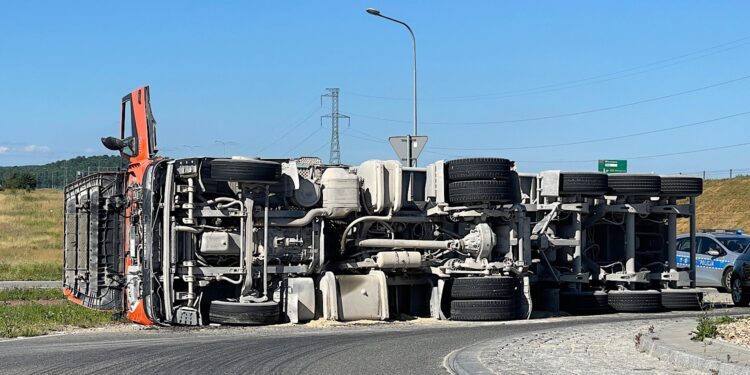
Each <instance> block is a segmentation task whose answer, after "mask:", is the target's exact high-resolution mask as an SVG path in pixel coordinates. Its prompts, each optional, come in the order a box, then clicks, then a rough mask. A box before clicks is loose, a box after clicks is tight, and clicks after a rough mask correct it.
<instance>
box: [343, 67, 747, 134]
mask: <svg viewBox="0 0 750 375" xmlns="http://www.w3.org/2000/svg"><path fill="white" fill-rule="evenodd" d="M748 78H750V75H746V76H742V77H738V78H734V79H730V80H728V81H723V82H718V83H714V84H711V85H707V86H702V87H698V88H694V89H690V90H685V91H680V92H676V93H672V94H668V95H662V96H657V97H653V98H648V99H641V100H637V101H634V102H629V103H624V104H617V105H612V106H607V107H599V108H593V109H587V110H583V111H577V112H568V113H560V114H556V115H549V116H537V117H527V118H519V119H510V120H498V121H475V122H435V121H432V122H431V121H422V124H429V125H501V124H512V123H519V122H529V121H539V120H550V119H556V118H563V117H572V116H580V115H585V114H590V113H596V112H604V111H610V110H613V109H620V108H625V107H630V106H634V105H638V104H644V103H650V102H655V101H659V100H664V99H669V98H674V97H676V96H681V95H687V94H692V93H694V92H698V91H703V90H708V89H712V88H715V87H719V86H724V85H728V84H731V83H734V82H738V81H742V80H745V79H748ZM349 114H350V115H353V116H358V117H362V118H369V119H372V120H379V121H387V122H396V123H410V121H406V120H395V119H388V118H382V117H377V116H369V115H363V114H358V113H349Z"/></svg>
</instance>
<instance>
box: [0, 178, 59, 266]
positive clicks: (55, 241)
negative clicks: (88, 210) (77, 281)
mask: <svg viewBox="0 0 750 375" xmlns="http://www.w3.org/2000/svg"><path fill="white" fill-rule="evenodd" d="M62 247H63V194H62V192H61V191H59V190H51V189H42V190H37V191H32V192H26V191H7V190H6V191H3V192H0V280H58V279H60V277H61V275H62V258H63V252H62Z"/></svg>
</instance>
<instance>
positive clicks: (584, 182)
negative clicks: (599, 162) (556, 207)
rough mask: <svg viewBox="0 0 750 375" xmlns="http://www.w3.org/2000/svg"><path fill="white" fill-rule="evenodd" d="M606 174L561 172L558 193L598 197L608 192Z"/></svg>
mask: <svg viewBox="0 0 750 375" xmlns="http://www.w3.org/2000/svg"><path fill="white" fill-rule="evenodd" d="M607 181H608V180H607V174H606V173H599V172H561V173H560V193H561V194H565V195H574V194H575V195H577V194H580V195H584V196H600V195H604V194H606V193H607V192H608V191H609V185H608V184H607Z"/></svg>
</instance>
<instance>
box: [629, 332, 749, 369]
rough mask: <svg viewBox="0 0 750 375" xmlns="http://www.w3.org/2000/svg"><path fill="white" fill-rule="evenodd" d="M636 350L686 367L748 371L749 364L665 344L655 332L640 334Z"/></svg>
mask: <svg viewBox="0 0 750 375" xmlns="http://www.w3.org/2000/svg"><path fill="white" fill-rule="evenodd" d="M638 350H639V351H640V352H642V353H646V354H648V355H650V356H652V357H654V358H656V359H658V360H660V361H665V362H667V363H670V364H672V365H675V366H679V367H683V368H686V369H693V370H698V371H704V372H708V373H717V374H727V375H734V374H738V375H740V374H747V373H749V372H750V366H745V365H740V364H736V363H729V362H722V361H719V360H716V359H713V358H709V357H705V356H701V355H697V354H691V353H687V352H685V351H684V350H683V349H680V348H678V347H676V346H672V345H669V344H665V343H664V342H662V341H660V340H659V337H658V335H655V334H645V335H643V336H641V338H640V341H639V342H638Z"/></svg>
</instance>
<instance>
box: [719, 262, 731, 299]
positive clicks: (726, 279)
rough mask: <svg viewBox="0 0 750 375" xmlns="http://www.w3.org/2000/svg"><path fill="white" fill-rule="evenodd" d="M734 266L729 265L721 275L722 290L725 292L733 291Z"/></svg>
mask: <svg viewBox="0 0 750 375" xmlns="http://www.w3.org/2000/svg"><path fill="white" fill-rule="evenodd" d="M733 270H734V267H732V266H729V267H727V269H726V270H724V273H723V274H722V275H721V291H722V292H724V293H732V271H733Z"/></svg>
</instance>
